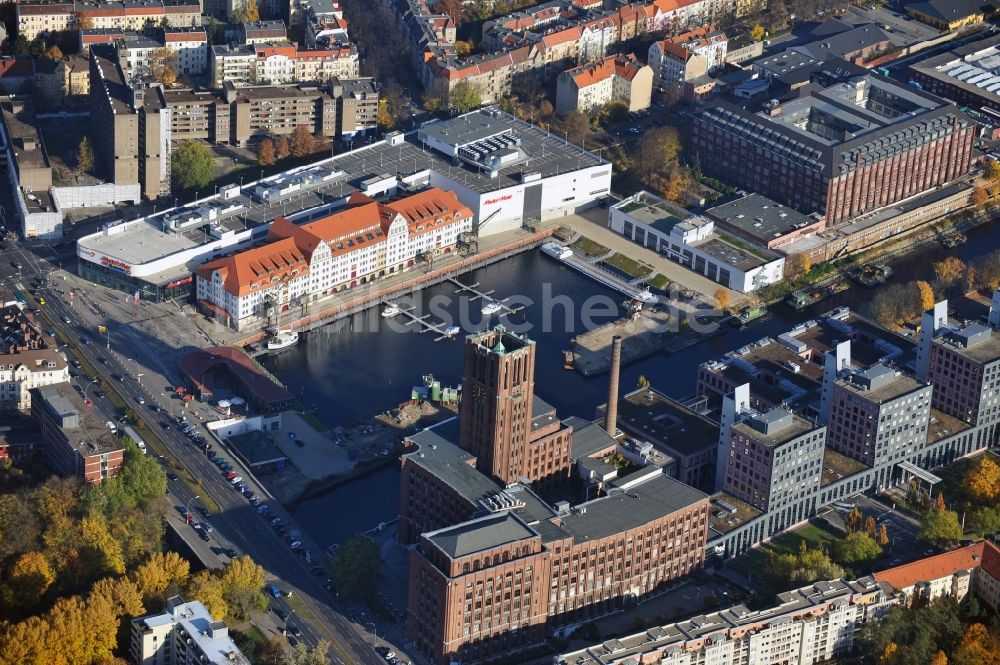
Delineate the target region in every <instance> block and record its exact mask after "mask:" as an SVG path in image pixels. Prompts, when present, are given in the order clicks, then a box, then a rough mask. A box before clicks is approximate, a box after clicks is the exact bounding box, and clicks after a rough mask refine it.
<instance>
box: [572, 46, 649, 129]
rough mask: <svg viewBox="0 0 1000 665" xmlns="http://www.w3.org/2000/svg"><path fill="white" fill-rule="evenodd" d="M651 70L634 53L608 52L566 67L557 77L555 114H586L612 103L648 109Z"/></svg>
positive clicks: (632, 110)
mask: <svg viewBox="0 0 1000 665" xmlns="http://www.w3.org/2000/svg"><path fill="white" fill-rule="evenodd" d="M652 94H653V70H652V69H650V68H649V66H648V65H644V64H643V63H641V62H639V61H638V60H637V59H636V57H635V56H634V55H632V54H631V53H628V54H618V55H610V56H608V57H606V58H604V59H603V60H600V61H598V62H596V63H589V64H585V65H581V66H580V67H574V68H573V69H567V70H566V71H564V72H563V73H562V74H560V75H559V76H558V77H557V78H556V113H559V114H564V113H569V112H570V111H581V112H583V113H587V112H590V111H593V110H596V109H599V108H601V107H602V106H604V105H606V104H609V103H611V102H621V103H622V104H625V105H626V106H627V107H628V110H629V111H630V112H634V111H642V110H644V109H647V108H649V104H650V98H651V96H652Z"/></svg>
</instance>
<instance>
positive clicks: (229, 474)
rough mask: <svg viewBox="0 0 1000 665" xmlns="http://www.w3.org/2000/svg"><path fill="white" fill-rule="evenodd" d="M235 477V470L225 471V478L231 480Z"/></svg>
mask: <svg viewBox="0 0 1000 665" xmlns="http://www.w3.org/2000/svg"><path fill="white" fill-rule="evenodd" d="M235 477H236V472H235V471H228V472H227V473H226V480H229V481H232V479H233V478H235Z"/></svg>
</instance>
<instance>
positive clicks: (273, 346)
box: [267, 330, 299, 351]
mask: <svg viewBox="0 0 1000 665" xmlns="http://www.w3.org/2000/svg"><path fill="white" fill-rule="evenodd" d="M298 343H299V334H298V333H297V332H295V331H294V330H279V331H278V332H276V333H274V336H273V337H271V338H270V339H269V340H267V350H268V351H280V350H281V349H287V348H288V347H290V346H295V345H296V344H298Z"/></svg>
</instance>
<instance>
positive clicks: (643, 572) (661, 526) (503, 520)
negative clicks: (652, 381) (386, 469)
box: [399, 327, 708, 665]
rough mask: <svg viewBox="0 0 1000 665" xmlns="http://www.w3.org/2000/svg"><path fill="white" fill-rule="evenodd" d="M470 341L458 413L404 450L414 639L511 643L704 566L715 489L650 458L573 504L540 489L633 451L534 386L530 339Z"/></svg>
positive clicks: (472, 648)
mask: <svg viewBox="0 0 1000 665" xmlns="http://www.w3.org/2000/svg"><path fill="white" fill-rule="evenodd" d="M465 349H466V351H465V363H466V367H465V380H464V383H463V397H462V403H461V410H460V416H459V419H458V422H457V423H456V422H455V421H454V420H452V421H450V422H447V423H445V424H443V425H439V426H437V427H434V428H431V429H427V430H424V431H422V432H419V433H417V434H415V435H413V436H411V437H409V439H408V440H407V445H408V448H409V450H410V452H408V453H407V454H406V455H404V457H403V460H402V481H401V482H402V488H401V493H400V531H399V534H400V539H401V540H402V541H403V542H406V543H411V553H410V577H409V608H408V618H407V636H408V638H409V639H411V640H413V641H414V643H415V644H416V646H417V648H418V649H419V650H421V651H422V652H424V653H425V654H427V655H429V656H430V657H431V659H432V660H433V661H434V662H435V663H440V664H442V665H443V664H446V663H449V662H452V661H453V660H454V659H459V660H461V661H462V662H478V661H482V660H487V659H489V658H490V657H491V656H493V655H495V654H496V653H498V652H504V653H516V652H517V651H518V650H521V649H523V648H525V647H529V646H532V645H534V644H538V643H540V642H541V641H542V640H543V639H544V638H545V636H546V635H547V634H548V633H549V632H551V631H552V630H556V629H558V626H560V625H562V624H569V623H574V622H579V621H583V620H586V619H587V618H588V617H591V616H597V615H600V614H603V613H606V612H608V611H613V610H615V609H620V608H622V607H626V606H629V605H631V604H634V603H635V602H637V601H638V600H640V599H642V598H643V597H645V596H647V595H648V594H650V593H653V592H655V591H657V590H659V589H662V588H663V587H664V586H665V585H666V584H668V583H670V582H671V581H673V580H677V579H679V578H681V577H683V576H685V575H688V574H690V573H693V572H695V571H696V570H698V569H700V568H701V566H702V565H703V562H704V556H705V538H706V534H707V525H708V499H707V497H706V496H705V495H704V494H702V493H701V492H699V491H698V490H695V489H693V488H691V487H688V486H686V485H684V484H683V483H680V482H678V481H677V480H674V479H673V478H671V477H669V476H668V475H667V474H666V473H665V472H664V468H663V467H662V466H659V465H658V464H656V463H651V462H650V461H649V459H648V458H647V459H642V458H637V459H638V463H637V464H635V465H634V467H635V468H633V467H632V466H630V467H629V470H628V471H626V472H624V473H623V474H621V475H616V474H614V473H608V474H606V475H602V478H608V479H609V480H606V481H605V480H602V481H601V482H599V483H597V484H596V486H595V485H590V486H588V487H587V490H588V492H587V499H588V500H585V501H583V502H582V503H580V504H578V505H576V506H570V504H569V503H568V502H566V501H558V502H556V503H555V504H553V505H550V504H549V503H547V502H546V501H545V500H544V499H542V498H541V497H540V496H539V495H538V494H536V492H535V491H534V490H533V489H532V488H531V487H529V486H528V484H527V483H528V481H529V480H531V481H540V482H538V483H537V485H538V487H539V488H546V486H551V485H553V484H555V482H556V481H557V480H560V481H562V482H563V483H566V482H567V481H568V480H569V479H568V477H569V476H570V475H571V474H572V473H573V470H574V469H576V472H577V474H579V475H584V473H586V472H587V470H588V469H592V468H594V467H599V466H600V465H601V464H605V463H604V462H602V461H601V460H602V459H603V458H606V457H607V456H608V455H610V454H611V453H614V452H616V451H618V452H623V451H624V450H625V449H624V448H623V446H622V444H620V443H619V442H618V441H616V439H614V438H612V437H611V436H609V435H608V434H607V432H606V431H605V428H602V427H601V426H600V425H597V424H594V423H589V422H587V421H583V420H581V419H579V418H571V419H568V420H566V421H562V422H560V421H559V420H558V418H556V416H555V410H554V409H553V408H552V407H551V406H549V405H548V404H546V403H545V402H544V401H542V400H541V399H539V398H538V397H536V396H535V395H534V388H533V376H534V343H533V342H532V341H531V340H528V339H526V338H524V337H522V336H520V335H516V334H514V333H511V332H508V331H506V330H504V329H503V328H502V327H497V328H495V329H493V330H489V331H486V332H483V333H479V334H476V335H470V336H469V337H468V338H467V339H466V342H465ZM614 375H615V376H616V373H615V374H614ZM615 384H616V381H615V380H614V378H613V380H612V386H613V388H612V394H615V393H617V386H616V385H615ZM616 401H617V400H613V402H614V403H616ZM612 411H614V410H612ZM608 419H609V420H611V421H612V422H611V423H610V424H609V423H605V426H606V429H608V430H611V431H617V428H616V427H615V424H614V420H615V416H613V415H609V416H608ZM608 468H609V469H610V467H608ZM497 481H499V482H497ZM561 487H563V488H565V487H567V485H565V484H563V485H561ZM594 489H596V492H592V490H594Z"/></svg>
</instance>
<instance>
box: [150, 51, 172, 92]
mask: <svg viewBox="0 0 1000 665" xmlns="http://www.w3.org/2000/svg"><path fill="white" fill-rule="evenodd" d="M177 58H178V55H177V52H176V51H171V50H170V49H167V48H161V49H157V50H156V51H154V52H153V53H152V55H150V57H149V78H150V79H151V80H152V81H155V82H156V83H162V84H163V85H165V86H167V87H168V88H169V87H170V86H172V85H173V84H175V83H177Z"/></svg>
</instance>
